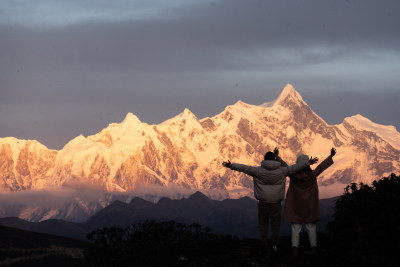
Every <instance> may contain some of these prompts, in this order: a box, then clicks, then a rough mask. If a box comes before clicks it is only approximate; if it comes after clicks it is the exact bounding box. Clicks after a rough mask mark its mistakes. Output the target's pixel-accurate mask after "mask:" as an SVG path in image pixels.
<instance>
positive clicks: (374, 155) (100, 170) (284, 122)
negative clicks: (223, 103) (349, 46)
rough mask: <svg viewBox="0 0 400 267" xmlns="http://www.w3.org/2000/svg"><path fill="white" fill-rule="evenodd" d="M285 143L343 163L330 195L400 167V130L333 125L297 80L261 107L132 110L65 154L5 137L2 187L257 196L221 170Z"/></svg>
mask: <svg viewBox="0 0 400 267" xmlns="http://www.w3.org/2000/svg"><path fill="white" fill-rule="evenodd" d="M275 146H279V148H280V151H281V157H282V158H283V159H284V160H285V161H286V162H288V163H289V164H292V163H295V159H296V156H297V155H298V154H300V153H305V154H308V155H312V156H317V157H319V158H320V159H321V160H323V159H324V158H325V157H326V156H328V155H329V152H330V148H331V147H336V148H337V151H338V153H337V155H336V156H335V158H334V161H335V164H334V165H333V166H332V167H330V168H329V169H328V170H327V171H326V172H324V173H323V174H322V175H321V176H320V177H319V184H320V189H321V197H324V196H325V197H330V196H335V195H340V194H341V193H342V192H343V188H344V187H345V185H346V184H348V183H350V182H367V183H369V182H371V181H373V180H375V179H379V178H382V177H384V176H387V175H389V174H390V173H392V172H395V173H398V172H399V171H400V163H399V158H400V133H399V132H397V130H396V129H395V127H393V126H383V125H378V124H375V123H373V122H372V121H370V120H368V119H367V118H364V117H362V116H361V115H355V116H353V117H349V118H345V119H344V120H343V122H342V123H341V124H339V125H328V124H327V123H326V122H325V121H324V120H323V119H322V118H320V117H319V116H318V115H317V114H315V113H314V112H313V111H312V109H311V108H310V107H309V106H308V105H307V104H306V103H305V102H304V100H303V99H302V97H301V96H300V94H299V93H298V92H297V91H296V90H295V89H294V88H293V86H291V85H290V84H288V85H287V86H286V87H285V88H284V89H283V91H282V93H281V94H280V96H279V98H278V99H277V100H276V101H274V102H270V103H265V104H263V105H260V106H254V105H250V104H246V103H243V102H241V101H238V102H237V103H235V104H234V105H231V106H227V107H226V108H225V110H224V111H222V112H221V113H220V114H217V115H216V116H214V117H207V118H203V119H198V118H197V117H196V116H195V115H194V114H193V113H192V112H190V111H189V110H188V109H185V110H184V111H183V112H182V113H181V114H179V115H177V116H176V117H174V118H171V119H169V120H167V121H165V122H163V123H161V124H158V125H148V124H146V123H144V122H141V121H140V120H139V119H138V118H137V117H136V116H135V115H133V114H132V113H128V114H127V116H126V118H125V119H124V120H123V121H122V122H121V123H112V124H110V125H109V126H108V127H106V128H105V129H103V130H102V131H101V132H99V133H97V134H95V135H92V136H88V137H84V136H82V135H81V136H78V137H76V138H75V139H73V140H71V141H70V142H69V143H67V144H66V145H65V146H64V148H63V149H61V150H59V151H55V150H50V149H47V148H46V147H45V146H43V145H41V144H40V143H38V142H37V141H30V140H18V139H16V138H12V137H7V138H0V191H6V192H15V191H24V190H43V189H47V188H54V187H62V186H64V185H66V184H70V183H86V184H93V185H97V186H101V187H102V188H104V189H105V191H108V192H132V194H133V195H134V193H135V190H136V189H137V188H139V187H143V186H144V185H159V186H161V187H167V186H169V185H172V184H173V185H179V186H180V187H182V188H185V189H189V190H193V191H196V190H200V191H202V192H205V193H206V194H207V195H209V196H210V195H212V196H213V198H218V199H223V198H239V197H242V196H252V187H253V182H252V179H251V177H248V176H246V175H244V174H242V173H237V172H234V171H231V170H229V169H226V168H223V167H221V163H222V161H224V160H227V159H230V160H231V161H232V162H238V163H243V164H249V165H259V164H260V162H261V160H262V159H263V155H264V154H265V152H267V151H269V150H273V148H274V147H275Z"/></svg>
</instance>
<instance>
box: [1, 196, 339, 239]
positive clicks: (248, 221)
mask: <svg viewBox="0 0 400 267" xmlns="http://www.w3.org/2000/svg"><path fill="white" fill-rule="evenodd" d="M335 200H336V198H331V199H324V200H321V201H320V206H321V221H320V223H319V224H318V227H319V228H318V230H319V231H324V230H325V226H326V224H327V222H328V221H329V220H331V216H332V212H333V207H334V204H335ZM145 220H155V221H171V220H173V221H177V222H181V223H186V224H191V223H198V224H200V225H202V226H204V227H208V228H210V229H211V231H212V232H213V233H216V234H230V235H235V236H238V237H239V238H243V237H245V238H258V236H259V232H258V231H259V230H258V220H257V201H255V200H254V199H251V198H248V197H244V198H240V199H226V200H223V201H217V200H211V199H209V198H208V197H206V196H205V195H204V194H202V193H200V192H196V193H194V194H193V195H191V196H190V197H189V198H187V199H186V198H183V199H177V200H172V199H169V198H162V199H160V201H159V202H158V203H157V204H154V203H151V202H149V201H146V200H143V199H141V198H134V199H132V201H131V202H130V203H124V202H121V201H114V202H113V203H111V204H110V205H109V206H107V207H105V208H104V209H102V210H100V211H99V212H97V213H96V214H95V215H93V216H92V217H91V218H89V219H88V220H87V221H85V222H83V223H72V222H66V221H62V220H54V219H52V220H46V221H43V222H28V221H25V220H22V219H19V218H16V217H8V218H0V225H4V226H9V227H15V228H19V229H24V230H29V231H35V232H40V233H48V234H54V235H60V236H66V237H71V238H76V239H81V240H86V234H87V233H89V232H90V231H93V230H95V229H99V228H103V227H110V226H117V227H126V226H129V225H130V224H132V223H134V222H141V221H145ZM289 234H290V225H289V223H287V222H282V227H281V235H289Z"/></svg>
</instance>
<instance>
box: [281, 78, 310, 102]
mask: <svg viewBox="0 0 400 267" xmlns="http://www.w3.org/2000/svg"><path fill="white" fill-rule="evenodd" d="M292 103H295V104H299V103H302V104H305V105H307V104H306V103H305V102H304V100H303V98H302V97H301V95H300V94H299V92H297V91H296V89H294V87H293V85H291V84H289V83H288V84H287V85H286V86H285V88H284V89H283V90H282V92H281V94H280V95H279V97H278V99H276V101H275V103H274V106H277V105H281V106H288V105H291V104H292Z"/></svg>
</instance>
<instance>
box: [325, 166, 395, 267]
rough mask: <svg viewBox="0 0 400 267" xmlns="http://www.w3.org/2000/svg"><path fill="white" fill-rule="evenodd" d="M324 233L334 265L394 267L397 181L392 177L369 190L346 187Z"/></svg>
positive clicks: (357, 186) (374, 184)
mask: <svg viewBox="0 0 400 267" xmlns="http://www.w3.org/2000/svg"><path fill="white" fill-rule="evenodd" d="M328 232H329V236H330V240H331V253H332V255H333V259H334V260H333V264H334V265H335V264H336V265H337V264H340V265H342V266H343V265H344V266H398V263H399V262H400V257H399V255H400V254H399V252H400V251H399V249H400V246H399V239H400V177H399V176H396V175H395V174H392V175H391V176H389V177H385V178H383V179H381V180H379V181H375V182H373V184H372V186H369V185H366V184H363V183H360V184H355V183H352V184H350V185H348V186H347V187H346V189H345V193H344V194H343V195H342V196H341V197H340V198H339V199H338V200H337V202H336V207H335V212H334V215H333V221H332V222H330V223H329V224H328Z"/></svg>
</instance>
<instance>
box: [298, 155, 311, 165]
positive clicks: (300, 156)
mask: <svg viewBox="0 0 400 267" xmlns="http://www.w3.org/2000/svg"><path fill="white" fill-rule="evenodd" d="M309 159H310V158H309V157H308V156H307V155H304V154H300V155H299V156H298V157H297V159H296V163H300V162H304V161H309Z"/></svg>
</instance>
